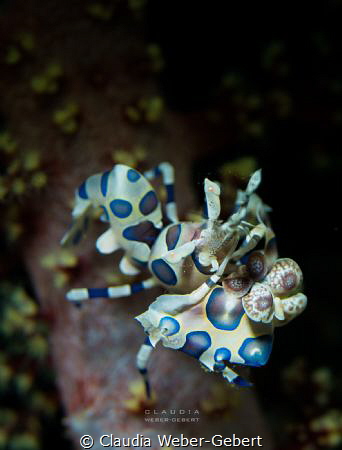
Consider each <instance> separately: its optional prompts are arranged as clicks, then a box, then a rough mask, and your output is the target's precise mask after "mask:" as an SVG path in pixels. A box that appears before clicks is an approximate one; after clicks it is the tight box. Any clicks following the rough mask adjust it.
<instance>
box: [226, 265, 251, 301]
mask: <svg viewBox="0 0 342 450" xmlns="http://www.w3.org/2000/svg"><path fill="white" fill-rule="evenodd" d="M252 284H253V280H252V278H251V276H250V274H249V272H248V270H247V268H246V266H239V267H238V270H237V271H236V272H233V273H231V274H230V275H228V276H227V278H225V279H224V280H223V281H222V285H223V288H224V290H225V291H226V292H227V293H228V294H231V295H233V296H234V297H238V298H241V297H243V296H244V295H246V294H247V292H248V291H249V290H250V288H251V287H252Z"/></svg>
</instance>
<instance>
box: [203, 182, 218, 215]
mask: <svg viewBox="0 0 342 450" xmlns="http://www.w3.org/2000/svg"><path fill="white" fill-rule="evenodd" d="M204 192H205V199H206V204H207V214H208V219H209V221H213V220H216V219H217V218H218V217H219V215H220V212H221V203H220V193H221V190H220V187H219V185H218V184H217V183H214V182H213V181H210V180H209V179H208V178H206V179H205V180H204Z"/></svg>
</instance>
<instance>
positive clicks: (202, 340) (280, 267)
mask: <svg viewBox="0 0 342 450" xmlns="http://www.w3.org/2000/svg"><path fill="white" fill-rule="evenodd" d="M228 261H229V258H227V257H226V258H225V259H224V261H223V262H222V264H221V265H220V267H219V269H218V271H217V272H216V274H215V275H213V276H211V277H210V278H208V279H207V280H206V282H205V283H203V284H202V285H201V286H200V287H199V288H197V289H196V290H194V291H193V292H191V293H189V294H183V295H176V294H174V295H172V294H165V295H161V296H159V297H158V298H157V299H156V300H155V301H154V302H153V303H152V304H151V305H150V306H149V308H148V310H147V311H145V312H144V313H143V314H141V315H140V316H138V317H136V319H137V320H138V321H139V322H140V323H141V325H142V326H143V327H144V329H145V332H146V333H147V334H148V341H147V344H145V345H146V348H145V349H144V348H141V350H140V352H139V353H138V358H137V366H138V368H139V370H140V372H141V373H142V374H143V376H144V379H145V383H146V386H147V390H148V392H150V391H151V387H150V385H149V381H148V377H147V364H148V359H149V356H150V355H151V353H152V350H153V348H154V347H155V345H156V344H157V343H158V342H159V341H160V342H161V343H162V344H163V345H164V347H168V348H171V349H174V350H179V351H181V352H183V353H186V354H187V355H189V356H192V357H193V358H196V359H197V360H198V361H199V362H200V363H201V364H202V365H203V366H204V367H205V368H206V369H207V370H209V371H211V372H219V373H221V374H222V376H223V377H224V378H225V379H226V380H227V381H228V382H229V383H232V384H233V385H237V386H250V385H251V383H250V382H249V381H248V380H246V379H244V378H243V377H242V376H240V375H239V373H238V371H237V370H238V369H236V367H242V366H249V367H260V366H264V365H265V364H266V363H267V361H268V359H269V357H270V354H271V351H272V344H273V336H274V329H275V327H279V326H282V325H285V324H287V323H288V322H289V321H290V320H292V319H294V318H295V317H297V316H298V315H299V314H300V313H301V312H302V311H303V310H304V309H305V307H306V304H307V298H306V296H305V295H304V294H303V293H301V292H300V290H301V287H302V281H303V277H302V272H301V270H300V268H299V266H298V264H297V263H296V262H295V261H293V260H291V259H289V258H280V259H275V252H274V244H273V243H272V232H271V231H269V233H268V239H266V243H265V246H264V249H263V250H257V251H254V252H252V253H250V254H249V255H248V257H247V261H246V264H245V265H241V264H240V265H238V264H236V265H235V266H234V265H232V264H227V263H228ZM146 349H148V351H146ZM232 365H233V367H234V368H233V367H232Z"/></svg>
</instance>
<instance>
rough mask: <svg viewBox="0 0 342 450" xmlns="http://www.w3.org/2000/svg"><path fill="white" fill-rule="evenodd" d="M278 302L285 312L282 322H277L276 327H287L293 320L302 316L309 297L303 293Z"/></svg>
mask: <svg viewBox="0 0 342 450" xmlns="http://www.w3.org/2000/svg"><path fill="white" fill-rule="evenodd" d="M278 300H279V304H280V307H281V310H282V312H283V318H282V319H280V318H279V319H280V320H278V321H276V322H275V326H276V327H279V326H282V325H286V324H287V323H288V322H290V321H291V320H292V319H294V318H295V317H297V316H298V315H299V314H301V313H302V312H303V311H304V309H305V308H306V305H307V297H306V295H304V294H303V293H301V292H299V293H298V294H295V295H292V296H291V297H288V298H283V299H278ZM277 318H278V317H277Z"/></svg>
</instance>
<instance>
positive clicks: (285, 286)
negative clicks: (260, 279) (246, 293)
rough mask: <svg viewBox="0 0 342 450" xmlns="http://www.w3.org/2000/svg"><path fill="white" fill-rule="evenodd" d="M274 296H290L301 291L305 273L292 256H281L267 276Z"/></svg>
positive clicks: (266, 280) (266, 279) (266, 278)
mask: <svg viewBox="0 0 342 450" xmlns="http://www.w3.org/2000/svg"><path fill="white" fill-rule="evenodd" d="M265 282H266V283H267V284H268V286H269V287H270V289H271V291H272V293H273V294H274V296H277V297H280V298H282V297H289V296H290V295H293V294H295V293H296V292H298V291H299V289H300V287H301V285H302V282H303V274H302V271H301V270H300V267H299V266H298V264H297V263H296V262H295V261H293V260H292V259H290V258H281V259H278V260H277V261H276V263H275V264H274V265H273V267H272V269H271V270H270V272H269V273H268V274H267V276H266V277H265Z"/></svg>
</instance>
